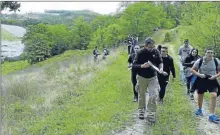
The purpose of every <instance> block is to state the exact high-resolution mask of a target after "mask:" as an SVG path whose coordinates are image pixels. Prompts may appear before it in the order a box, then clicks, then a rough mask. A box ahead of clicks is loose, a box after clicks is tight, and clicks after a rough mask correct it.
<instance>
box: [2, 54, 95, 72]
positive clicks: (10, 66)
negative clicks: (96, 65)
mask: <svg viewBox="0 0 220 135" xmlns="http://www.w3.org/2000/svg"><path fill="white" fill-rule="evenodd" d="M90 54H92V50H69V51H66V52H64V53H63V54H60V55H57V56H54V57H51V58H49V59H47V60H45V61H42V62H39V63H37V64H34V65H30V64H29V63H28V62H27V61H14V62H8V61H5V62H4V63H3V64H2V65H1V66H2V74H3V75H6V74H9V73H13V72H15V71H19V70H23V69H26V68H28V67H31V66H32V67H42V66H44V65H47V64H52V63H55V62H62V61H65V60H70V59H73V58H74V57H82V56H86V55H90Z"/></svg>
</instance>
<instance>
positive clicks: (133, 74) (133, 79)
mask: <svg viewBox="0 0 220 135" xmlns="http://www.w3.org/2000/svg"><path fill="white" fill-rule="evenodd" d="M136 76H137V72H136V71H134V70H132V71H131V81H132V85H133V92H134V96H135V97H136V98H138V93H137V92H136V90H135V86H136V84H137V79H136Z"/></svg>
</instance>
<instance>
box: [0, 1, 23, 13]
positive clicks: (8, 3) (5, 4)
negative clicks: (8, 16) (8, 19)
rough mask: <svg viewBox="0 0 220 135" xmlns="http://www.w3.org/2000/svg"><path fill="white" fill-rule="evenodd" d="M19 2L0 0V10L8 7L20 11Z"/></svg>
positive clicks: (10, 9)
mask: <svg viewBox="0 0 220 135" xmlns="http://www.w3.org/2000/svg"><path fill="white" fill-rule="evenodd" d="M20 6H21V4H20V3H18V2H17V1H2V2H1V11H2V10H6V9H9V11H14V12H16V11H20V9H19V8H20Z"/></svg>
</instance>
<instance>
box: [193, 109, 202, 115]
mask: <svg viewBox="0 0 220 135" xmlns="http://www.w3.org/2000/svg"><path fill="white" fill-rule="evenodd" d="M195 114H196V115H197V116H198V115H199V116H203V113H202V109H198V110H196V112H195Z"/></svg>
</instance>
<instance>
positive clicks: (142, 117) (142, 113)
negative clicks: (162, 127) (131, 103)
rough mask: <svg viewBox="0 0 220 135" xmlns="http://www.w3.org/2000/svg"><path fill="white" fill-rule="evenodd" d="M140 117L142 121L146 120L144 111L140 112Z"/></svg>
mask: <svg viewBox="0 0 220 135" xmlns="http://www.w3.org/2000/svg"><path fill="white" fill-rule="evenodd" d="M138 117H139V119H141V120H143V119H144V111H143V110H139V114H138Z"/></svg>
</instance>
